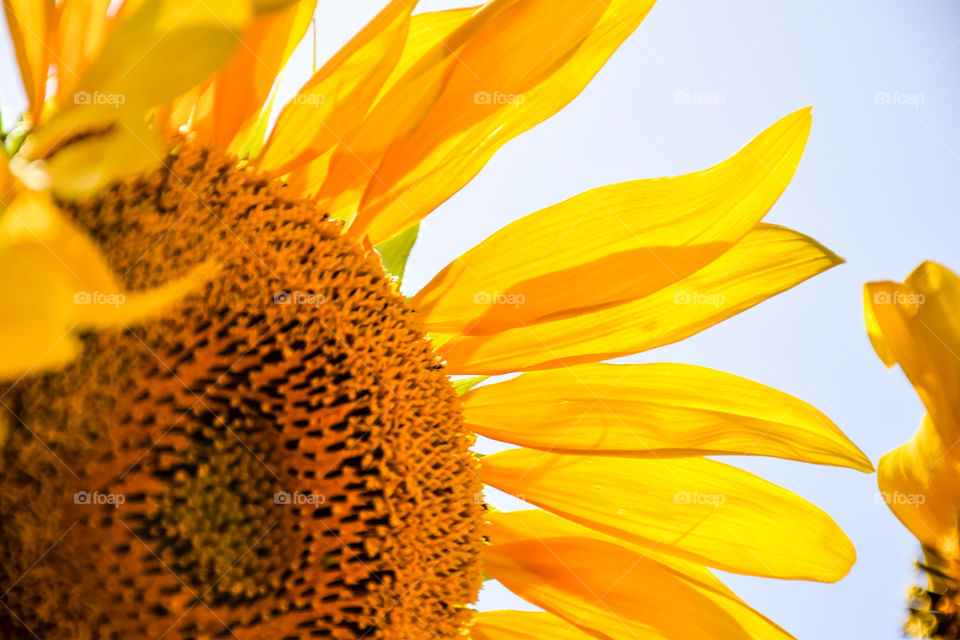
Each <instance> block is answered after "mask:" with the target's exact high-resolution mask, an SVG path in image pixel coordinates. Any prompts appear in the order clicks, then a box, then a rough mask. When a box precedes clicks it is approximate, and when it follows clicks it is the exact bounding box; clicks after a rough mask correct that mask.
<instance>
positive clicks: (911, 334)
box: [864, 262, 960, 640]
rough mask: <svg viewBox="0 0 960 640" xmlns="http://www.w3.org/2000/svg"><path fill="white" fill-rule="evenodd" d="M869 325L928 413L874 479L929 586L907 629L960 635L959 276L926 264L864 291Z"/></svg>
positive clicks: (920, 593) (919, 595)
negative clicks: (919, 551)
mask: <svg viewBox="0 0 960 640" xmlns="http://www.w3.org/2000/svg"><path fill="white" fill-rule="evenodd" d="M864 300H865V307H866V320H867V330H868V333H869V335H870V341H871V343H872V344H873V347H874V349H875V350H876V352H877V354H878V355H879V356H880V359H881V360H883V362H884V363H885V364H886V365H887V366H888V367H892V366H893V365H894V364H899V365H900V368H901V369H902V370H903V372H904V374H905V375H906V376H907V378H908V379H909V380H910V382H911V383H912V384H913V386H914V388H915V389H916V390H917V393H918V394H919V395H920V399H921V400H922V401H923V404H924V407H925V408H926V410H927V414H926V416H925V417H924V419H923V422H922V424H921V425H920V428H919V429H918V430H917V433H916V434H915V435H914V436H913V439H912V440H910V441H909V442H906V443H905V444H903V445H901V446H900V447H897V448H896V449H894V450H893V451H891V452H889V453H888V454H886V455H885V456H883V457H882V458H881V459H880V463H879V465H878V471H877V482H878V483H879V485H880V492H881V495H882V496H883V497H884V500H885V501H886V503H887V505H888V506H889V507H890V509H891V510H892V511H893V513H894V514H895V515H896V516H897V518H899V519H900V522H902V523H903V524H904V526H906V527H907V528H908V529H909V530H910V532H911V533H913V535H914V536H916V537H917V540H919V541H920V544H921V546H922V548H923V553H924V565H923V568H924V569H926V570H927V572H928V587H927V589H926V590H915V591H914V593H913V596H914V599H915V600H916V602H915V605H914V609H913V610H912V614H911V618H910V620H909V622H908V624H907V629H908V631H910V632H912V633H914V634H915V635H918V636H922V637H936V638H945V639H947V640H951V639H956V638H957V637H960V589H958V587H957V580H958V579H960V529H958V520H957V519H958V516H960V452H958V451H957V447H956V445H957V442H958V441H960V397H958V395H957V390H958V389H960V358H958V354H960V315H958V313H957V311H958V310H960V278H958V277H957V275H956V274H954V273H953V272H951V271H950V270H949V269H947V268H946V267H944V266H942V265H939V264H937V263H935V262H924V263H923V264H921V265H920V266H919V267H917V268H916V269H915V270H914V271H913V273H911V274H910V275H909V276H908V277H907V279H906V280H905V281H904V282H903V283H902V284H901V283H897V282H872V283H869V284H867V285H866V287H865V289H864Z"/></svg>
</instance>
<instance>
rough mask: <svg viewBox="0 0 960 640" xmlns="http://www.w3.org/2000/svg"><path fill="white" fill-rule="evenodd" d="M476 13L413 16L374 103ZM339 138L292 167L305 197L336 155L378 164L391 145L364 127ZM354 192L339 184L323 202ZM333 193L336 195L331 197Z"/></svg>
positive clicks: (351, 195) (377, 132) (296, 185)
mask: <svg viewBox="0 0 960 640" xmlns="http://www.w3.org/2000/svg"><path fill="white" fill-rule="evenodd" d="M476 11H477V7H468V8H465V9H449V10H446V11H429V12H426V13H418V14H416V15H414V16H412V17H411V18H410V27H409V29H408V32H407V40H406V42H405V43H404V45H403V52H402V53H401V54H400V58H399V59H398V60H397V62H396V64H395V65H394V68H393V71H392V72H391V74H390V76H389V77H388V78H387V79H386V81H384V83H383V86H382V87H381V88H380V93H379V95H378V96H377V98H376V99H375V100H374V101H373V105H377V104H378V103H379V102H380V100H381V99H382V98H383V96H384V95H385V94H387V93H388V92H389V90H390V89H391V88H392V87H393V86H394V85H395V84H396V83H397V82H398V81H399V80H400V79H401V78H403V77H405V76H406V74H407V72H408V71H409V70H410V69H411V67H413V65H414V64H415V63H416V62H417V61H419V60H420V59H421V58H422V57H423V56H424V55H425V54H426V53H427V52H428V51H430V50H431V49H433V48H434V47H436V46H437V45H438V44H440V43H441V42H442V41H443V40H444V39H446V38H447V37H449V36H450V34H451V33H453V32H454V31H455V30H456V29H458V28H459V27H460V26H461V25H463V23H465V22H466V21H467V20H468V19H469V18H470V17H471V16H472V15H473V14H474V13H475V12H476ZM369 62H370V64H371V65H375V66H378V67H381V68H382V66H383V64H384V63H383V61H382V60H376V59H372V60H370V61H369ZM301 100H303V99H301ZM371 108H372V107H371ZM368 111H369V109H364V110H363V113H362V114H361V115H365V114H366V113H367V112H368ZM338 135H339V136H341V137H342V138H343V140H342V141H341V142H339V143H338V144H337V145H336V146H334V147H331V148H329V149H327V150H326V151H325V152H323V153H320V154H319V155H317V157H315V158H313V159H309V158H310V155H309V154H304V155H302V156H301V157H300V160H299V163H298V164H296V165H293V166H291V168H290V175H289V176H288V178H287V181H288V182H289V183H290V185H291V186H293V187H294V188H295V189H297V190H298V191H300V192H301V193H303V194H304V195H307V196H313V195H315V194H316V193H317V192H318V191H319V190H320V187H321V186H323V184H324V181H325V180H326V179H327V175H328V173H329V171H330V165H331V163H332V161H333V158H334V154H335V153H336V154H338V155H337V156H336V157H337V160H338V162H341V163H342V162H344V158H346V161H347V162H348V163H350V162H357V161H358V160H361V155H362V156H363V157H364V158H367V159H368V161H370V162H375V161H374V160H370V158H371V157H372V155H371V154H374V155H375V154H380V155H382V153H383V152H384V151H385V150H386V147H387V146H389V142H390V141H389V136H388V135H387V132H385V131H383V130H377V129H372V128H371V129H368V130H367V131H364V130H363V129H362V127H361V128H358V130H357V131H355V132H354V135H352V136H345V135H344V134H342V133H338ZM364 145H372V147H373V148H374V149H375V151H371V150H370V148H368V147H364ZM361 147H364V148H365V149H366V151H363V152H361ZM314 153H316V151H314ZM360 166H364V162H363V161H360ZM367 166H369V165H367ZM338 176H339V179H340V180H343V178H344V176H347V177H348V178H349V179H353V178H356V177H357V176H355V175H348V174H345V173H344V172H342V171H341V172H339V173H338ZM336 180H337V178H334V179H332V180H331V183H334V182H336ZM338 189H339V191H338ZM352 189H353V190H352V191H351V188H350V187H348V185H346V184H344V183H340V184H339V185H338V186H333V187H328V189H327V191H326V195H325V196H324V198H323V201H324V203H325V204H327V203H328V201H329V199H330V198H331V197H334V198H335V199H337V200H343V201H347V202H350V201H356V200H358V199H359V197H360V195H359V194H360V193H361V191H362V190H361V188H360V187H359V186H357V185H354V186H353V187H352ZM331 194H333V195H332V196H331ZM330 209H331V210H333V209H334V205H332V204H331V205H330ZM340 213H341V214H342V213H343V211H341V212H340Z"/></svg>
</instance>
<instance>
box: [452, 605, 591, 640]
mask: <svg viewBox="0 0 960 640" xmlns="http://www.w3.org/2000/svg"><path fill="white" fill-rule="evenodd" d="M593 637H594V636H591V635H589V634H586V633H584V632H583V631H581V630H579V629H577V628H576V627H574V626H573V625H571V624H570V623H569V622H565V621H564V620H563V618H558V617H557V616H554V615H552V614H549V613H541V612H536V611H483V612H481V613H478V614H477V617H476V623H475V624H474V626H473V627H471V629H470V638H471V640H544V639H545V638H552V639H556V640H590V638H593Z"/></svg>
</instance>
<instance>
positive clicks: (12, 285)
mask: <svg viewBox="0 0 960 640" xmlns="http://www.w3.org/2000/svg"><path fill="white" fill-rule="evenodd" d="M213 269H214V267H213V265H212V264H210V265H203V266H202V267H201V268H199V269H196V270H194V271H193V272H191V273H190V274H188V275H187V276H186V277H184V278H183V279H180V280H175V281H173V282H170V283H169V284H167V285H164V286H162V287H159V288H157V289H152V290H149V291H143V292H137V293H129V292H126V291H124V290H123V288H122V287H121V285H120V283H119V282H118V281H117V279H116V277H115V275H114V274H113V272H112V271H111V270H110V268H109V266H108V265H107V263H106V261H105V260H104V258H103V256H102V255H101V254H100V252H99V250H98V249H97V247H96V245H95V244H94V243H93V241H92V240H91V239H90V238H89V236H87V235H86V234H85V233H83V232H82V231H81V230H79V229H77V228H76V227H75V226H74V225H73V224H72V223H71V222H70V221H69V220H67V219H66V218H65V217H63V216H62V215H61V214H60V212H59V211H58V210H57V208H56V207H55V206H54V205H53V203H52V202H51V201H50V200H49V198H48V197H47V196H46V195H45V194H41V193H37V192H33V191H27V190H24V191H23V192H22V193H20V194H19V195H18V196H17V197H16V199H15V200H14V201H13V202H12V203H11V205H10V207H9V208H8V209H5V210H4V211H2V212H0V273H2V274H4V277H3V278H0V347H2V351H3V354H4V355H3V358H2V360H0V377H3V378H9V377H15V376H18V375H20V374H22V373H24V372H26V371H42V370H46V369H50V368H54V367H58V366H62V365H64V364H65V363H67V362H68V361H69V360H70V359H71V358H73V357H74V356H75V355H76V353H77V349H78V346H79V343H78V340H77V337H76V334H77V333H78V332H80V331H83V330H90V329H96V328H108V327H121V326H123V325H124V324H126V323H134V322H137V321H138V320H141V319H143V318H145V317H148V316H150V315H153V314H156V313H158V312H160V311H161V310H162V309H164V308H165V307H168V306H169V305H171V304H174V303H175V302H176V301H178V300H179V299H181V298H182V297H183V296H184V295H186V294H187V293H188V292H189V291H190V290H191V289H192V288H193V287H196V286H198V285H200V284H202V283H203V282H204V281H206V280H207V279H209V277H211V276H212V275H213ZM12 274H15V275H12Z"/></svg>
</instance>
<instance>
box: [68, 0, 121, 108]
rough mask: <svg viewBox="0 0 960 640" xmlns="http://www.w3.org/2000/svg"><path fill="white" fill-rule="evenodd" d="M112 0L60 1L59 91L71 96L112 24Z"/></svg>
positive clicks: (98, 50)
mask: <svg viewBox="0 0 960 640" xmlns="http://www.w3.org/2000/svg"><path fill="white" fill-rule="evenodd" d="M109 7H110V0H63V1H62V2H59V3H57V38H56V47H57V49H56V61H57V92H58V93H59V94H60V95H62V96H63V95H72V94H73V93H74V91H75V88H76V84H77V81H78V80H79V79H80V76H81V75H82V74H83V72H84V71H85V70H86V68H87V66H88V65H89V64H90V62H91V61H93V60H94V59H95V58H96V56H97V54H98V53H99V52H100V48H101V47H102V46H103V43H104V41H105V40H106V37H107V34H108V33H109V31H110V28H111V27H112V25H113V20H111V18H110V16H109V15H108V9H109Z"/></svg>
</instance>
